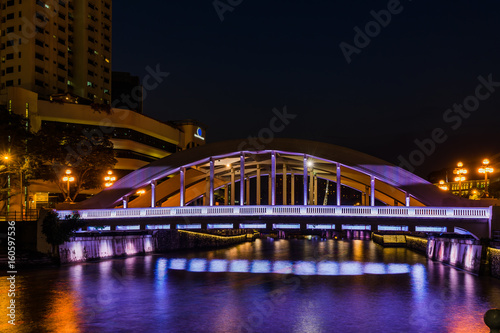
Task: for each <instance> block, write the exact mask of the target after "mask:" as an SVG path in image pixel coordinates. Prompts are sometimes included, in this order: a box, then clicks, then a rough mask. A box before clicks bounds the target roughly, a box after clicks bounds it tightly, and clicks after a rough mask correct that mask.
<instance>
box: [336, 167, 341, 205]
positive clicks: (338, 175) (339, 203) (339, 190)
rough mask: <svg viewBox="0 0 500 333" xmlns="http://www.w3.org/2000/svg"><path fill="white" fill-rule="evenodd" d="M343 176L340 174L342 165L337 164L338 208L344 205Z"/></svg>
mask: <svg viewBox="0 0 500 333" xmlns="http://www.w3.org/2000/svg"><path fill="white" fill-rule="evenodd" d="M341 190H342V175H341V173H340V163H337V206H340V205H342V193H341Z"/></svg>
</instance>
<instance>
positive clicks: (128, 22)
mask: <svg viewBox="0 0 500 333" xmlns="http://www.w3.org/2000/svg"><path fill="white" fill-rule="evenodd" d="M219 3H221V4H229V3H233V4H238V3H240V4H239V5H237V6H232V8H231V9H232V11H229V10H228V11H226V12H225V13H224V14H223V17H224V20H223V21H221V20H220V18H219V15H218V13H217V11H216V9H215V8H214V1H213V0H203V1H200V0H197V1H196V0H195V1H185V0H182V1H181V0H177V1H173V0H166V1H158V0H156V1H153V0H143V1H141V2H140V3H138V2H137V1H132V0H117V1H114V2H113V70H116V71H128V72H131V73H132V74H134V75H138V76H140V77H144V76H145V75H146V74H147V70H146V67H147V66H150V67H153V68H155V67H156V66H157V64H159V66H160V69H161V70H162V71H165V72H169V73H170V75H169V76H168V77H167V78H166V79H165V81H164V82H162V83H161V84H160V85H159V87H158V88H156V89H154V90H152V91H149V92H148V93H147V96H146V99H145V114H147V115H148V116H151V117H153V118H157V119H159V120H177V119H186V118H194V119H197V120H199V121H201V122H203V123H204V124H206V125H207V127H208V133H207V140H208V142H215V141H222V140H227V139H236V138H242V139H244V138H246V137H248V136H249V135H253V136H256V135H257V134H258V133H259V131H260V130H261V129H262V128H266V127H269V123H270V120H271V119H272V118H273V116H274V114H273V112H272V110H273V108H277V109H279V110H282V109H283V107H284V106H286V107H287V111H288V113H290V114H294V115H297V116H296V118H295V119H293V120H291V121H290V124H288V125H287V126H286V127H285V129H284V130H283V131H281V132H280V133H276V136H278V137H291V138H301V139H311V140H318V141H324V142H328V143H333V144H338V145H342V146H346V147H349V148H353V149H357V150H360V151H362V152H365V153H368V154H371V155H374V156H377V157H379V158H382V159H385V160H387V161H389V162H392V163H395V164H399V159H400V158H401V157H404V158H405V159H406V160H409V158H410V155H411V154H413V155H412V156H413V161H414V163H413V166H414V167H415V170H414V172H415V173H417V174H419V175H421V176H423V177H426V176H427V174H428V173H429V172H430V171H433V170H436V169H441V168H443V167H450V166H453V165H454V164H455V163H456V162H457V161H458V160H459V159H462V160H464V162H465V163H467V162H469V163H479V162H480V160H481V159H482V158H483V156H493V155H494V154H496V153H500V149H499V143H500V140H499V134H498V133H499V132H500V131H499V124H500V122H499V120H500V115H499V110H500V84H499V87H496V88H495V87H490V89H492V90H493V89H498V91H496V92H492V93H490V94H489V96H488V97H487V98H486V97H485V98H484V100H482V101H479V105H478V106H477V105H476V108H477V110H475V111H473V112H472V111H471V112H466V113H463V114H465V116H467V118H466V119H465V118H464V117H465V116H460V115H459V114H458V113H448V114H447V113H446V112H447V110H448V109H449V108H452V107H453V105H454V104H455V103H456V104H463V103H464V100H466V99H467V101H468V102H470V103H471V104H470V105H471V106H470V108H472V109H474V105H473V104H474V100H475V101H477V99H476V98H475V97H474V96H475V94H476V92H475V91H476V87H477V86H478V85H479V84H480V81H479V80H478V77H479V76H483V77H484V78H485V79H487V78H488V76H489V75H491V76H492V80H493V81H495V82H500V63H499V61H500V36H499V32H500V19H499V13H500V4H499V3H498V1H477V0H476V1H472V0H471V1H464V0H455V1H447V0H440V1H423V0H413V1H410V0H404V1H401V2H400V4H399V6H394V4H397V2H396V1H392V0H391V1H385V0H384V1H373V0H372V1H351V0H342V1H334V0H328V1H326V0H325V1H320V0H312V1H311V0H310V1H306V0H286V1H285V0H273V1H264V0H243V1H238V0H221V1H219ZM139 4H140V5H139ZM388 6H389V7H391V9H392V10H393V12H394V13H393V14H391V18H390V22H389V23H388V24H385V25H386V26H385V27H380V31H376V30H371V31H372V33H371V34H372V36H373V37H369V38H370V41H369V43H368V44H367V45H366V46H364V45H360V46H364V47H363V48H361V47H359V48H358V54H356V53H353V54H352V55H351V62H350V63H349V64H348V63H347V61H346V57H345V56H344V54H343V52H342V50H341V48H340V46H339V45H340V44H341V43H342V42H345V43H347V44H350V45H352V46H355V43H354V38H355V35H356V32H355V30H354V28H355V27H359V28H360V29H361V30H362V31H365V26H366V24H367V23H369V22H370V21H374V17H373V16H372V14H371V11H375V12H379V11H381V10H387V8H388ZM392 6H394V7H392ZM396 12H397V13H396ZM382 16H383V15H382ZM370 27H371V28H372V29H376V28H377V26H376V25H373V24H371V25H370ZM358 45H359V44H358ZM480 93H481V94H483V95H484V94H487V93H489V91H488V90H486V88H481V89H480ZM470 96H472V98H469V97H470ZM481 96H482V95H481ZM446 115H447V116H448V121H445V120H444V117H445V116H446ZM459 119H461V123H459ZM436 128H441V129H442V132H443V133H441V134H440V135H439V137H440V138H441V141H442V137H443V136H446V140H445V141H444V143H436V144H435V148H434V151H432V145H428V146H427V148H428V149H430V152H429V154H428V155H429V156H427V155H425V156H424V158H423V159H422V158H421V157H422V156H423V153H422V154H421V153H418V152H417V153H416V152H415V150H416V149H418V147H417V145H416V144H415V140H424V141H425V140H426V139H428V138H430V137H432V132H433V130H435V129H436ZM438 131H439V130H438ZM498 159H499V161H500V158H498ZM418 164H420V165H418ZM471 165H472V164H471Z"/></svg>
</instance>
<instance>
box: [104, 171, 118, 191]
mask: <svg viewBox="0 0 500 333" xmlns="http://www.w3.org/2000/svg"><path fill="white" fill-rule="evenodd" d="M104 181H105V182H106V183H105V184H104V186H106V187H111V186H112V185H113V184H114V182H115V181H116V177H115V176H113V171H111V170H108V173H107V176H106V177H104Z"/></svg>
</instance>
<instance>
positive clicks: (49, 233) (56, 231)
mask: <svg viewBox="0 0 500 333" xmlns="http://www.w3.org/2000/svg"><path fill="white" fill-rule="evenodd" d="M84 226H85V223H84V222H83V221H82V220H80V215H78V214H73V215H68V216H66V217H65V218H64V220H63V221H61V220H60V219H59V215H58V214H57V213H56V212H55V211H49V212H47V215H45V217H44V219H43V221H42V233H43V234H44V235H45V238H46V239H47V243H49V244H50V245H52V254H54V255H57V254H58V251H59V245H62V244H64V242H67V241H69V239H70V237H71V236H72V235H73V233H74V232H75V231H77V230H78V229H80V228H83V227H84Z"/></svg>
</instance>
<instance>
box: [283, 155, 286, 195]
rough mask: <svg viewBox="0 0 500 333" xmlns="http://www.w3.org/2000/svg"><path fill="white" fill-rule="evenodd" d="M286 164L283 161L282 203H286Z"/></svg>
mask: <svg viewBox="0 0 500 333" xmlns="http://www.w3.org/2000/svg"><path fill="white" fill-rule="evenodd" d="M286 185H287V184H286V164H285V163H283V205H286V204H287V192H286V190H287V188H286Z"/></svg>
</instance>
